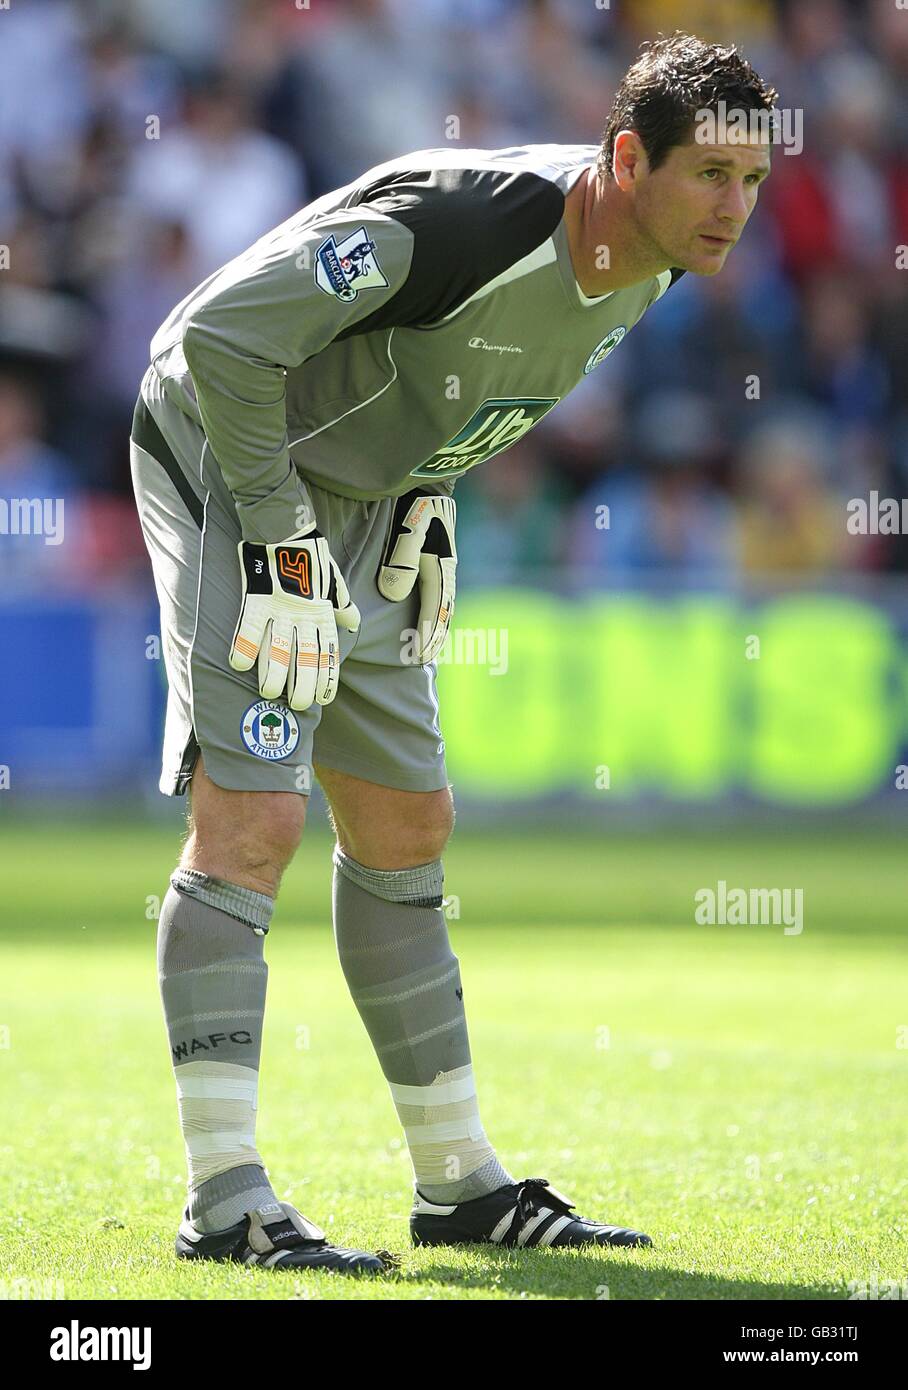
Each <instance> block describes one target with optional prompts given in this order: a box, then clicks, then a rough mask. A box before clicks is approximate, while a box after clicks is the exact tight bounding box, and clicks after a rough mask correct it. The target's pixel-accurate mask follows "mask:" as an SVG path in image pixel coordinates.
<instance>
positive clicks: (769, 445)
mask: <svg viewBox="0 0 908 1390" xmlns="http://www.w3.org/2000/svg"><path fill="white" fill-rule="evenodd" d="M835 472H836V445H835V438H834V436H833V434H832V433H831V431H830V430H829V429H828V427H826V426H825V425H824V423H823V421H822V417H819V418H818V417H817V416H815V415H814V414H812V413H809V412H807V411H798V412H797V413H795V412H792V413H791V414H790V415H787V416H786V415H779V416H777V417H774V418H773V419H772V420H771V421H769V422H767V423H765V424H761V425H758V426H757V428H756V429H755V430H754V432H753V434H752V435H751V436H750V438H749V439H748V441H747V443H746V445H745V447H744V450H743V453H742V457H741V497H740V509H741V518H740V525H741V554H742V561H743V566H744V569H745V571H746V572H747V573H748V574H751V575H755V576H759V577H762V578H765V577H766V576H767V575H769V574H771V573H773V572H779V573H781V575H783V576H785V577H786V578H793V577H797V576H798V575H801V576H803V577H810V578H813V577H815V576H819V575H824V574H829V573H831V572H833V571H834V570H835V569H836V568H838V567H840V566H841V565H842V564H843V562H844V559H845V554H846V545H845V542H846V536H847V532H846V530H845V519H846V512H845V498H844V497H842V496H839V495H837V494H836V492H835V490H834V488H833V487H832V485H831V484H830V481H829V480H830V478H831V477H833V476H834V475H835Z"/></svg>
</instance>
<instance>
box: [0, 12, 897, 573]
mask: <svg viewBox="0 0 908 1390" xmlns="http://www.w3.org/2000/svg"><path fill="white" fill-rule="evenodd" d="M675 27H684V28H687V29H690V30H692V31H693V32H696V33H698V34H699V35H701V36H702V37H704V38H708V39H716V40H721V41H734V42H736V43H738V44H739V46H740V47H741V48H742V50H743V52H744V53H745V55H746V56H747V57H749V58H750V60H751V62H752V63H753V64H754V66H755V67H756V68H757V69H758V71H760V73H761V74H762V75H763V76H765V77H766V78H767V80H769V81H770V82H771V83H773V84H774V85H775V86H776V87H777V88H778V90H779V92H780V105H781V106H783V107H789V108H802V109H803V113H804V116H803V120H804V148H803V152H802V153H800V154H797V155H793V154H789V155H786V154H784V153H783V150H782V149H781V148H777V149H776V151H775V154H774V159H773V164H774V168H773V173H772V177H771V178H770V180H769V181H768V183H767V185H766V186H765V188H764V190H763V191H762V193H761V197H760V204H759V207H758V209H757V211H756V213H755V214H754V217H753V219H752V221H751V224H750V226H749V228H748V230H747V233H746V234H745V236H744V238H743V241H742V243H741V245H740V246H739V247H738V248H737V249H736V250H735V251H734V253H733V254H732V256H731V257H730V259H729V262H728V265H727V268H726V269H725V270H724V271H723V272H722V273H721V274H720V275H719V276H717V277H715V278H711V279H702V278H698V277H695V276H693V275H687V276H685V277H684V278H683V279H682V280H681V281H680V283H679V284H678V285H676V286H675V287H673V289H672V290H671V291H670V293H669V294H668V295H666V297H665V298H664V299H663V300H662V301H661V302H660V303H659V305H658V306H657V307H656V308H654V309H653V310H652V311H651V312H650V313H649V314H648V315H647V316H646V317H645V318H644V320H643V321H642V322H641V323H640V324H639V325H638V326H637V328H636V329H635V331H634V332H633V333H632V334H630V335H629V337H628V338H627V340H626V341H625V343H624V344H623V345H622V346H621V349H620V351H618V352H616V353H614V354H613V355H612V356H611V357H610V358H609V359H608V361H607V363H606V364H605V365H604V366H603V367H602V368H600V369H599V370H598V371H596V372H594V373H593V374H592V375H591V376H590V377H589V378H588V379H587V380H586V381H585V382H584V384H583V385H582V386H581V387H579V388H578V389H577V390H576V391H575V392H574V393H573V394H572V395H571V396H570V397H569V398H568V399H567V400H566V401H565V402H563V403H562V404H561V405H560V406H559V407H558V408H557V409H556V410H555V411H554V412H553V413H552V414H551V415H550V416H549V417H548V419H547V420H546V421H545V422H544V423H543V424H542V425H541V426H540V427H539V428H537V429H536V430H534V431H533V432H532V433H531V434H530V435H529V436H528V437H527V438H526V439H525V440H524V441H523V442H522V443H521V444H520V445H519V446H517V447H515V448H513V449H511V450H510V451H509V452H508V453H506V454H505V455H503V456H502V457H501V458H499V459H496V460H495V461H494V462H492V463H490V464H487V465H486V466H484V467H483V468H480V469H476V470H474V471H473V472H471V473H470V474H469V475H468V476H467V477H466V478H465V479H463V480H462V481H461V482H460V483H459V484H458V488H457V498H458V504H459V509H460V511H459V527H458V539H459V545H460V549H461V558H462V564H463V569H464V572H465V573H464V582H465V583H469V582H470V579H471V577H473V576H476V577H482V578H488V577H490V576H491V577H493V578H494V579H497V580H508V579H512V578H514V577H516V576H517V575H519V574H525V573H527V571H529V570H536V571H538V570H539V567H540V562H542V565H543V566H546V565H547V564H548V563H549V562H551V564H552V565H553V566H557V565H561V564H564V563H568V562H570V563H575V564H580V565H582V566H583V567H584V568H585V570H586V571H588V573H589V576H590V581H591V582H592V583H593V584H598V583H600V582H601V583H602V584H603V585H604V586H606V585H607V586H613V585H618V586H621V585H623V584H626V585H628V586H639V585H640V584H641V583H645V582H646V581H647V579H648V577H649V576H652V575H653V574H655V575H657V576H658V575H659V574H661V573H663V572H671V573H672V575H674V576H676V577H679V578H680V582H682V583H686V582H689V583H691V584H692V585H695V586H706V587H712V586H718V587H720V588H725V587H734V586H735V585H736V584H737V583H738V582H739V581H740V582H746V581H748V580H750V579H753V578H757V577H760V576H765V575H770V576H776V575H784V576H786V582H798V581H799V580H801V579H811V580H812V579H815V578H817V577H819V576H825V577H829V576H836V575H840V574H843V573H851V572H854V571H863V572H866V571H877V572H879V571H887V570H904V569H905V568H906V567H908V547H906V545H905V541H904V538H903V537H887V536H872V535H871V536H866V537H862V536H851V535H849V534H848V532H847V530H846V526H845V519H846V511H845V506H846V503H847V500H848V499H849V498H852V497H856V496H864V497H866V496H867V494H868V493H869V491H870V490H871V489H873V488H876V489H879V491H880V493H881V495H884V496H885V495H893V496H901V495H902V494H903V493H906V494H908V410H906V401H908V392H906V385H908V352H906V346H908V270H905V269H902V270H900V269H899V268H898V261H897V257H898V248H899V246H900V245H902V246H903V245H904V244H905V243H908V154H906V151H908V12H906V11H904V10H901V9H899V8H898V7H897V6H896V4H895V3H894V0H867V3H861V4H858V3H847V0H792V3H780V2H779V0H733V3H727V4H726V3H722V0H710V3H702V4H698V3H673V2H672V0H613V3H612V4H610V5H608V4H603V5H602V6H600V5H599V4H597V3H594V0H458V3H456V4H452V3H450V0H420V3H419V4H418V5H414V4H412V3H410V0H309V3H308V5H305V4H303V0H191V3H187V2H186V0H107V2H106V3H102V0H93V2H92V3H79V0H11V3H10V5H9V8H8V9H0V132H2V138H0V248H2V250H0V254H2V255H3V257H4V261H3V266H2V270H0V495H2V496H4V497H8V498H9V497H36V496H39V497H47V496H50V497H62V498H64V499H65V502H66V539H67V544H66V545H65V546H56V547H55V546H52V545H35V544H34V543H29V542H28V540H27V538H16V537H11V536H4V537H3V539H2V542H0V577H2V580H3V584H4V586H5V591H6V592H9V591H10V589H12V590H15V589H17V588H26V589H28V588H29V587H31V588H36V587H40V586H42V585H44V584H45V583H46V582H48V581H49V580H50V581H54V580H56V579H59V578H61V577H62V578H63V579H64V581H65V585H66V587H67V589H77V588H80V587H84V586H95V587H97V586H106V585H110V584H118V583H121V582H122V580H123V579H124V577H126V576H128V577H130V578H132V579H134V580H135V582H137V583H142V582H147V583H148V584H149V585H150V573H149V569H148V565H147V560H146V557H145V552H144V549H143V547H142V543H141V538H140V534H139V530H138V526H137V524H136V519H135V515H134V508H133V503H132V497H131V492H130V490H129V468H128V434H129V427H130V422H131V415H132V410H133V406H134V403H135V398H136V393H137V390H138V384H139V381H140V379H141V376H142V374H143V372H144V370H145V367H146V365H147V362H148V344H149V340H150V338H151V336H152V334H153V333H154V331H155V329H156V328H157V326H158V325H159V323H160V322H161V321H162V319H163V318H164V317H165V316H166V314H167V313H168V311H169V310H170V309H171V307H172V306H173V305H174V304H175V303H176V302H177V301H178V300H179V299H180V298H182V297H183V295H184V294H185V293H186V292H187V291H188V290H190V289H191V288H192V287H193V286H194V285H195V284H196V283H197V282H198V281H199V280H200V279H201V278H202V277H204V276H205V275H207V274H209V273H210V272H211V271H212V270H213V269H215V268H216V267H218V266H219V265H221V264H222V263H224V262H225V261H226V260H228V259H229V258H230V257H232V256H233V255H235V254H237V253H238V252H240V251H242V250H243V249H244V248H245V247H246V246H247V245H248V244H249V243H250V242H252V241H253V240H254V239H255V238H256V237H257V236H259V235H260V234H261V233H263V232H265V231H266V230H268V229H269V228H270V227H272V226H273V225H275V224H276V223H277V222H279V221H281V220H282V219H284V218H285V217H287V216H289V215H290V214H291V213H292V212H294V211H295V210H296V209H297V208H299V207H300V206H302V205H303V204H304V203H306V202H307V201H309V200H311V199H313V198H315V197H317V196H318V195H320V194H321V193H323V192H325V191H326V190H328V189H331V188H334V187H337V186H339V185H341V184H343V183H345V182H347V181H349V180H350V179H352V178H354V177H356V176H357V175H358V174H359V173H361V172H362V171H363V170H364V169H367V168H369V167H370V166H372V165H374V164H376V163H379V162H381V161H382V160H384V159H387V158H390V157H392V156H395V155H398V154H401V153H405V152H407V151H410V150H415V149H419V148H425V147H430V146H436V145H442V144H444V143H445V141H446V134H447V131H448V130H449V129H450V126H449V124H448V122H449V120H450V117H451V116H452V115H453V116H456V117H457V118H458V120H459V141H458V142H457V143H459V144H460V145H462V146H465V147H474V146H483V147H489V148H496V147H502V146H507V145H512V144H523V143H528V142H549V141H558V142H565V143H598V140H599V137H600V134H601V131H602V129H603V127H604V125H605V122H606V119H607V116H608V113H609V109H610V106H611V103H612V98H613V95H614V91H615V88H616V85H617V83H618V81H619V80H620V77H621V75H622V74H623V72H624V70H625V69H626V67H627V65H628V64H629V62H631V61H632V59H633V57H634V55H635V53H636V52H637V49H638V46H639V44H640V43H641V41H642V40H644V39H646V38H652V37H654V36H655V35H656V33H658V32H659V31H660V30H662V31H663V32H671V30H672V29H674V28H675ZM754 375H755V376H756V377H757V378H758V380H759V399H752V398H749V396H748V393H747V392H746V389H745V387H746V382H747V380H748V378H749V377H753V376H754ZM752 394H753V393H752V392H751V395H752ZM603 505H607V506H608V507H609V508H610V526H609V529H608V530H603V529H600V527H599V526H597V524H596V523H597V518H598V517H601V513H600V512H599V511H597V509H598V508H600V507H602V506H603Z"/></svg>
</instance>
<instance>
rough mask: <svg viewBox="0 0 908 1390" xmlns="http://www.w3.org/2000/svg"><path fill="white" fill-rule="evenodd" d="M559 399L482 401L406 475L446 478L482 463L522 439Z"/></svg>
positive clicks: (554, 397) (539, 397)
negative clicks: (459, 427) (473, 411)
mask: <svg viewBox="0 0 908 1390" xmlns="http://www.w3.org/2000/svg"><path fill="white" fill-rule="evenodd" d="M560 399H561V398H560V396H521V397H517V398H510V397H509V398H507V399H504V400H488V401H483V403H482V405H481V406H480V407H479V409H478V410H477V411H475V413H474V414H473V415H471V416H470V419H469V420H468V421H467V423H466V424H465V425H464V427H463V429H462V430H460V431H458V433H457V434H455V436H454V438H453V439H451V440H449V441H448V443H447V444H446V445H445V446H444V448H443V449H439V451H438V453H437V454H433V455H432V457H431V458H430V459H426V461H425V463H421V464H420V465H419V467H418V468H413V469H411V471H410V477H411V478H438V477H442V478H449V477H451V476H452V474H454V473H463V472H465V471H466V469H468V468H475V466H476V464H477V463H485V461H486V459H490V458H491V457H492V455H493V454H500V453H501V451H502V449H507V448H509V447H510V446H511V445H512V444H516V442H517V440H518V439H522V438H523V436H524V435H525V434H526V433H527V431H528V430H531V429H532V428H533V426H534V425H537V424H538V423H539V421H540V420H541V419H542V417H543V415H546V414H548V412H549V411H550V410H551V409H552V406H553V405H557V404H558V402H559V400H560Z"/></svg>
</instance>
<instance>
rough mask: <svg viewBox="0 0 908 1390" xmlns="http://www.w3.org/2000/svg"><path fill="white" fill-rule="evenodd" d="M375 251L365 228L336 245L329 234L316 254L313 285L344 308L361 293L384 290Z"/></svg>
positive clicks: (383, 280) (384, 285)
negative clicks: (361, 291) (336, 300)
mask: <svg viewBox="0 0 908 1390" xmlns="http://www.w3.org/2000/svg"><path fill="white" fill-rule="evenodd" d="M375 251H376V246H375V242H374V241H373V240H372V238H371V237H370V236H369V234H368V232H367V231H366V229H365V227H359V228H357V230H356V231H355V232H351V233H350V235H349V236H346V237H344V239H343V241H336V240H335V238H334V234H333V232H332V234H331V236H329V237H328V238H326V240H325V241H323V242H322V244H321V246H320V247H319V248H318V250H317V251H316V253H315V283H316V284H317V285H318V287H319V289H320V290H324V292H325V294H331V295H334V297H335V299H340V300H342V301H343V303H345V304H349V303H350V302H351V301H352V300H354V299H355V298H356V296H357V295H358V294H359V292H360V290H373V289H381V288H383V287H387V285H388V281H387V280H386V279H385V277H384V275H383V274H382V269H381V266H380V265H379V264H378V258H377V257H376V254H375Z"/></svg>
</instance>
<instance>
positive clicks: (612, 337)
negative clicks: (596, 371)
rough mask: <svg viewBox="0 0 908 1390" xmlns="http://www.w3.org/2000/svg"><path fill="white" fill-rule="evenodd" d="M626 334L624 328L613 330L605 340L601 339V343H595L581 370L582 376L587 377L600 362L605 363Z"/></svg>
mask: <svg viewBox="0 0 908 1390" xmlns="http://www.w3.org/2000/svg"><path fill="white" fill-rule="evenodd" d="M626 332H627V329H626V328H613V329H612V331H611V333H610V334H609V335H608V337H607V338H603V339H602V342H601V343H597V345H596V346H595V347H594V348H593V351H592V352H591V353H590V355H589V357H588V358H587V359H586V366H585V367H584V369H583V375H584V376H589V374H590V372H591V371H592V370H593V368H594V367H598V366H599V363H600V362H604V361H605V359H606V357H608V355H609V353H610V352H611V351H612V349H613V348H616V347H617V346H618V344H619V343H620V342H621V339H622V338H623V337H624V335H625V333H626Z"/></svg>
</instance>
